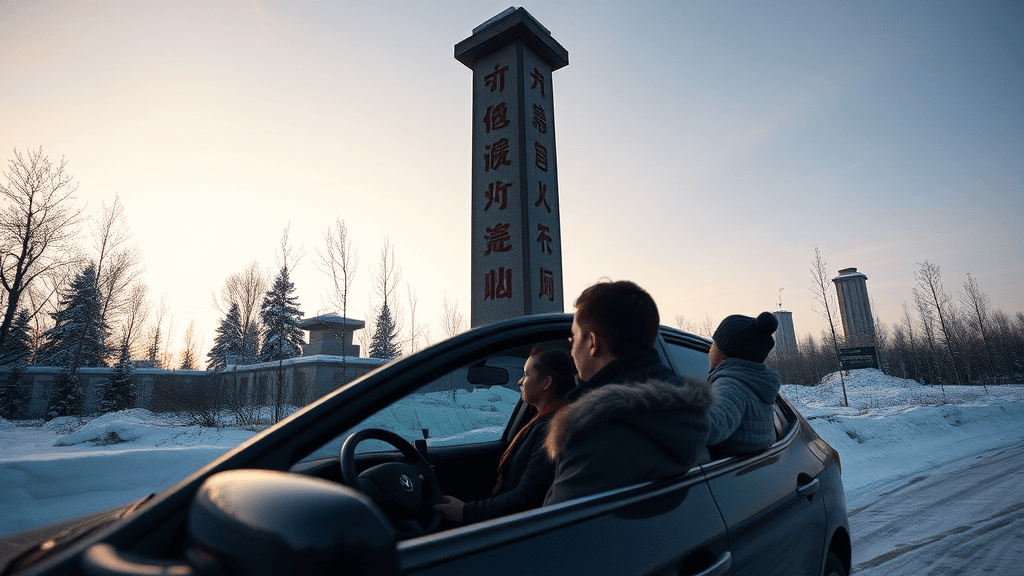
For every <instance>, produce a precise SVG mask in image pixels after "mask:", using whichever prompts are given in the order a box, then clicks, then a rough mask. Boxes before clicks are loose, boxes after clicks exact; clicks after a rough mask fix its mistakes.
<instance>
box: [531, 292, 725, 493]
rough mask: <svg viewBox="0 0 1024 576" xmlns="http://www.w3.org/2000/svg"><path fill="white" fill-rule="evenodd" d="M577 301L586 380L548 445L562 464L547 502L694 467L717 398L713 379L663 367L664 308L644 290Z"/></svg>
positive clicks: (575, 346) (556, 420)
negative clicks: (660, 312) (658, 345)
mask: <svg viewBox="0 0 1024 576" xmlns="http://www.w3.org/2000/svg"><path fill="white" fill-rule="evenodd" d="M575 306H576V314H575V317H574V318H573V324H572V357H573V360H574V362H575V363H576V369H577V370H578V371H579V382H578V383H577V386H576V389H575V390H573V391H572V392H571V393H570V394H569V396H568V399H569V400H570V401H571V404H569V405H568V406H566V407H565V408H563V409H562V410H560V411H559V412H558V413H557V414H556V415H555V416H554V417H553V418H552V421H551V424H550V426H549V430H548V436H547V439H546V441H545V448H546V449H547V451H548V455H549V456H550V457H551V458H552V460H555V461H556V462H557V463H558V464H557V467H556V470H555V481H554V483H553V484H552V485H551V489H550V490H548V493H547V496H546V497H545V499H544V505H546V506H547V505H551V504H557V503H559V502H565V501H566V500H571V499H573V498H578V497H581V496H587V495H590V494H595V493H597V492H602V491H605V490H611V489H614V488H621V487H624V486H629V485H631V484H636V483H639V482H644V481H647V480H660V479H663V478H669V477H672V476H678V475H681V474H684V473H686V472H687V471H688V470H689V469H690V468H692V467H693V465H694V464H695V463H696V462H697V458H698V456H699V455H700V454H701V452H702V451H703V449H704V447H705V443H706V441H707V436H708V419H707V412H708V410H709V409H710V408H711V405H712V404H713V396H712V392H711V388H710V386H709V385H708V384H707V382H705V381H704V380H703V379H700V378H693V377H682V376H679V375H676V374H675V373H673V372H672V370H671V369H669V367H668V366H666V365H665V364H663V363H662V361H661V358H660V356H659V355H658V351H657V350H656V349H655V348H654V343H655V341H656V340H657V337H658V325H659V317H658V308H657V306H656V305H655V303H654V300H653V299H652V298H651V296H650V295H649V294H648V293H647V292H646V291H644V290H643V289H642V288H640V287H639V286H637V285H636V284H634V283H632V282H602V283H598V284H595V285H594V286H591V287H590V288H587V289H586V290H584V291H583V293H582V294H580V296H579V298H577V299H576V302H575Z"/></svg>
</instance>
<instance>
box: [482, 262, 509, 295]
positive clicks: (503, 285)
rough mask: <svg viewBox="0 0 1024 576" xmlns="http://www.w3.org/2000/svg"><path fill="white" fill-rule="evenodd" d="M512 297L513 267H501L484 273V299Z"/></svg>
mask: <svg viewBox="0 0 1024 576" xmlns="http://www.w3.org/2000/svg"><path fill="white" fill-rule="evenodd" d="M502 298H508V299H511V298H512V269H511V268H508V269H506V268H505V267H500V268H498V269H497V270H488V271H487V273H485V274H484V300H501V299H502Z"/></svg>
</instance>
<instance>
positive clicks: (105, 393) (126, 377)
mask: <svg viewBox="0 0 1024 576" xmlns="http://www.w3.org/2000/svg"><path fill="white" fill-rule="evenodd" d="M99 394H100V401H99V409H100V411H101V412H117V411H118V410H127V409H128V408H134V407H135V382H134V381H133V380H132V355H131V352H129V350H128V343H127V342H122V343H121V351H120V352H119V353H118V355H117V363H116V364H114V369H113V371H112V372H111V373H110V379H109V380H108V381H107V382H106V384H104V385H103V386H102V387H101V388H100V391H99Z"/></svg>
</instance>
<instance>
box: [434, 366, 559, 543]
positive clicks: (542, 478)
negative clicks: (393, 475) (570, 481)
mask: <svg viewBox="0 0 1024 576" xmlns="http://www.w3.org/2000/svg"><path fill="white" fill-rule="evenodd" d="M575 386H576V365H575V364H574V363H573V361H572V358H571V357H570V356H569V355H568V354H566V353H565V352H562V351H560V350H550V349H546V348H541V347H535V348H534V349H533V350H531V351H530V357H529V358H527V359H526V365H525V366H523V377H522V378H520V379H519V387H520V388H521V389H522V391H523V402H525V403H527V404H529V405H530V406H533V407H534V408H536V409H537V415H536V416H534V417H533V418H532V419H531V420H530V421H529V422H527V424H526V426H523V428H522V430H520V431H519V433H518V434H516V436H515V438H513V439H512V442H511V443H510V444H509V445H508V448H507V449H505V453H504V454H502V455H501V460H499V462H498V479H497V481H496V482H495V484H494V491H493V492H492V496H491V497H490V498H488V499H486V500H478V501H476V502H463V501H461V500H459V499H458V498H454V497H452V496H442V501H441V503H440V504H437V505H435V506H434V509H435V510H437V511H439V512H441V514H443V515H444V517H445V518H446V519H448V520H450V521H452V522H457V523H466V524H470V523H473V522H480V521H482V520H489V519H491V518H497V517H499V516H504V515H507V514H513V513H515V512H522V511H523V510H529V509H531V508H539V507H540V505H541V504H542V503H543V502H544V495H545V494H546V493H547V491H548V488H550V487H551V482H552V481H553V480H554V477H555V463H554V462H552V461H551V460H549V459H548V456H547V453H546V452H545V451H544V438H545V437H546V436H547V429H548V423H549V422H550V421H551V416H553V415H554V414H555V412H557V411H558V410H559V409H560V408H562V407H563V406H565V400H564V398H565V395H566V394H567V393H568V392H569V391H570V390H572V389H573V387H575Z"/></svg>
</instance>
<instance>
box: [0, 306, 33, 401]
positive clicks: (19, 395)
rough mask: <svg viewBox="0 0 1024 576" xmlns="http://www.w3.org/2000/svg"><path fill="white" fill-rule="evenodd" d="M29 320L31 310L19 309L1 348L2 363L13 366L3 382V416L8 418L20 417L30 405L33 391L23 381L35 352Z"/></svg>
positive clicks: (0, 388)
mask: <svg viewBox="0 0 1024 576" xmlns="http://www.w3.org/2000/svg"><path fill="white" fill-rule="evenodd" d="M29 320H30V318H29V314H28V312H26V311H25V310H21V311H19V312H18V315H17V316H15V318H14V323H13V324H11V331H10V333H9V334H8V335H7V339H6V340H4V344H3V348H4V349H3V350H2V351H0V364H2V365H4V366H7V367H9V368H10V372H8V373H7V375H6V376H5V377H4V379H3V380H2V381H0V417H3V418H7V419H14V418H18V417H20V416H21V415H22V414H23V413H24V411H25V410H26V409H27V408H28V404H29V394H30V393H31V390H30V389H29V387H28V386H26V385H25V384H24V383H23V382H22V376H23V375H24V374H25V368H26V367H27V366H28V362H29V358H30V356H31V354H32V346H31V335H30V334H29V331H30V328H29Z"/></svg>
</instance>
